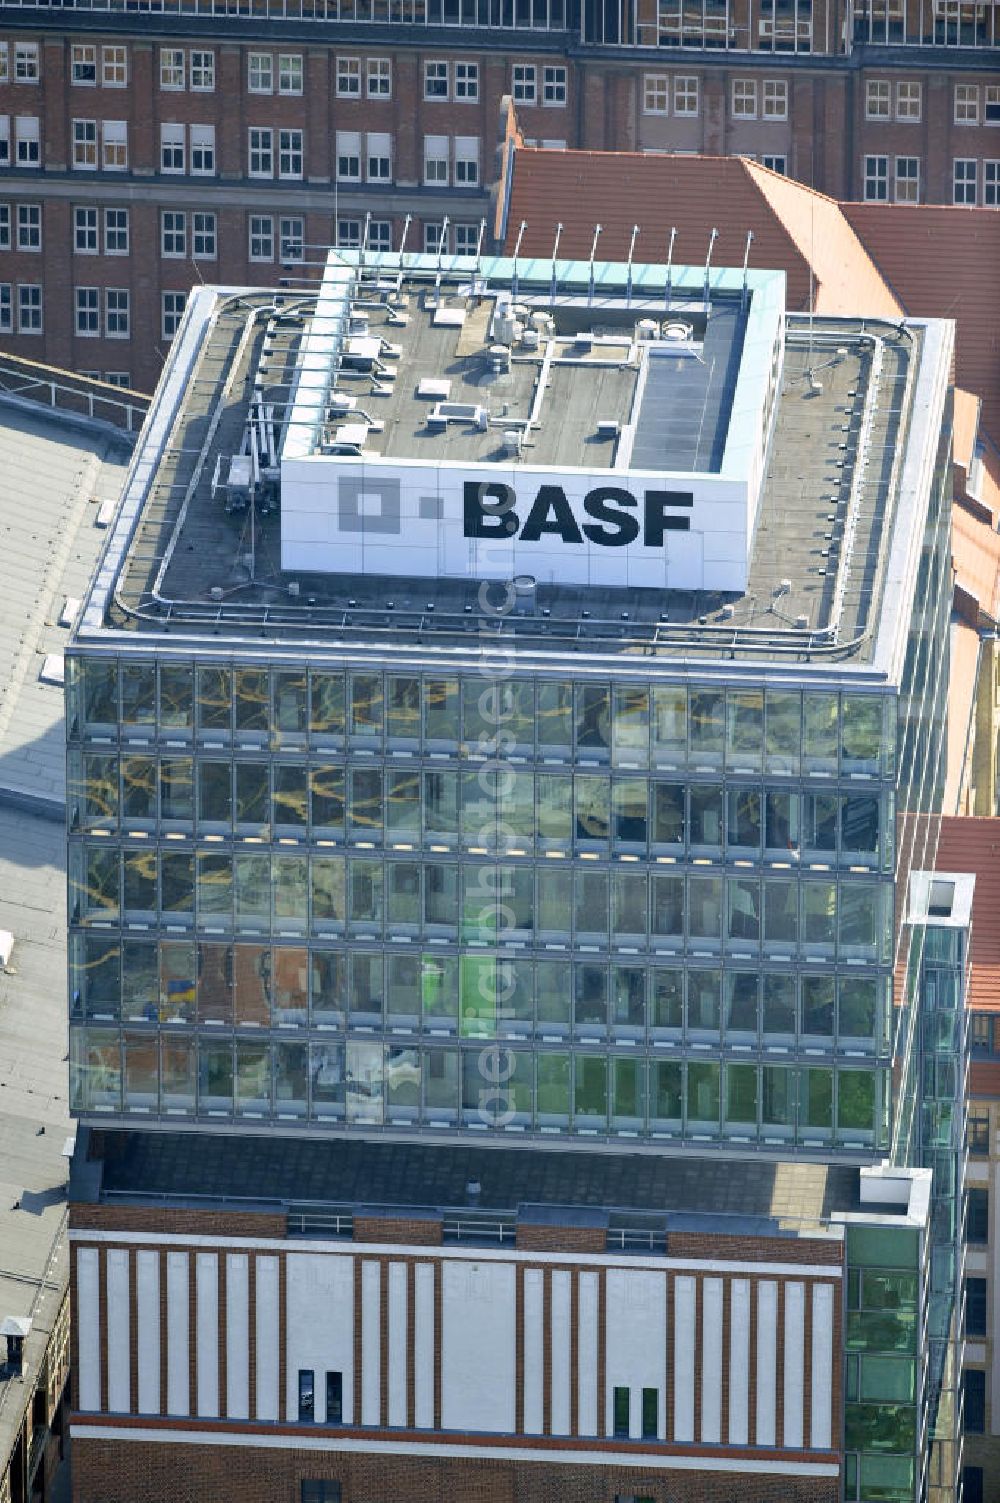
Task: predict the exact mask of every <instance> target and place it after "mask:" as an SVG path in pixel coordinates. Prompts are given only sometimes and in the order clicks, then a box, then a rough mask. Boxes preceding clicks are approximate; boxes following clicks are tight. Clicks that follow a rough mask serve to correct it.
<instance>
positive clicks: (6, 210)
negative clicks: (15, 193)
mask: <svg viewBox="0 0 1000 1503" xmlns="http://www.w3.org/2000/svg"><path fill="white" fill-rule="evenodd" d="M10 224H11V220H10V204H7V203H0V251H9V250H10V246H11V239H10Z"/></svg>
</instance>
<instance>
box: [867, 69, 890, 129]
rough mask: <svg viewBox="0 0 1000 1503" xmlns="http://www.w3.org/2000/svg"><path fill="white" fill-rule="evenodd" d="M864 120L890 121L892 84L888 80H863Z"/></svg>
mask: <svg viewBox="0 0 1000 1503" xmlns="http://www.w3.org/2000/svg"><path fill="white" fill-rule="evenodd" d="M865 119H866V120H891V119H892V83H891V81H890V80H889V79H888V78H868V79H866V80H865Z"/></svg>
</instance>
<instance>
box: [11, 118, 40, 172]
mask: <svg viewBox="0 0 1000 1503" xmlns="http://www.w3.org/2000/svg"><path fill="white" fill-rule="evenodd" d="M14 132H15V136H16V146H17V156H16V165H17V166H18V167H39V166H41V161H42V138H41V121H40V120H39V118H38V116H37V115H15V117H14Z"/></svg>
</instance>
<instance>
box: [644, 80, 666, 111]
mask: <svg viewBox="0 0 1000 1503" xmlns="http://www.w3.org/2000/svg"><path fill="white" fill-rule="evenodd" d="M642 113H643V114H644V115H669V114H670V75H669V74H668V73H644V74H643V75H642Z"/></svg>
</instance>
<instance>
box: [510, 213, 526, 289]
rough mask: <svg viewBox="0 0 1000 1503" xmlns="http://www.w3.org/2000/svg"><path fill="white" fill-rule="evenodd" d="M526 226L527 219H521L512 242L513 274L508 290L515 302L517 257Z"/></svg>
mask: <svg viewBox="0 0 1000 1503" xmlns="http://www.w3.org/2000/svg"><path fill="white" fill-rule="evenodd" d="M527 227H528V221H527V220H526V219H522V220H521V224H520V227H519V229H518V232H517V239H516V241H515V242H514V275H513V277H512V278H511V287H510V291H511V296H512V298H513V299H514V302H515V303H516V302H517V258H518V256H519V255H520V254H521V241H522V240H523V239H524V232H525V230H526V229H527Z"/></svg>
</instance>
